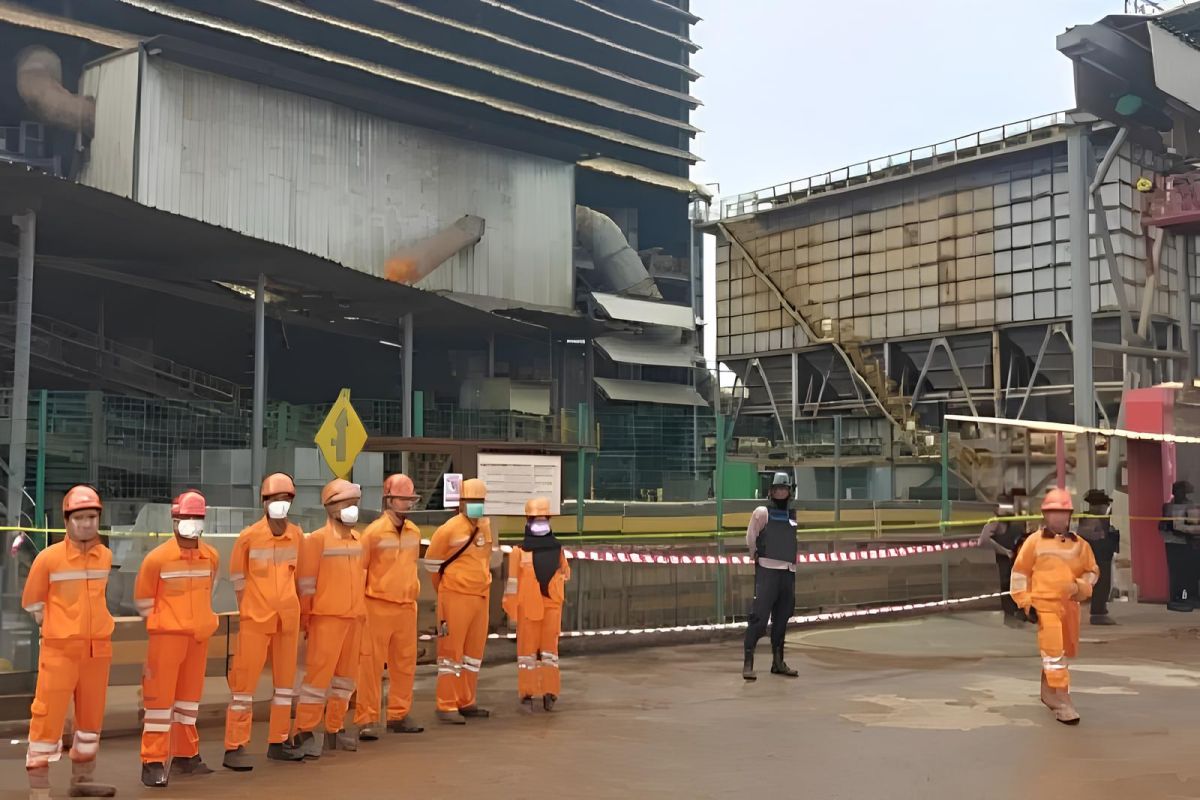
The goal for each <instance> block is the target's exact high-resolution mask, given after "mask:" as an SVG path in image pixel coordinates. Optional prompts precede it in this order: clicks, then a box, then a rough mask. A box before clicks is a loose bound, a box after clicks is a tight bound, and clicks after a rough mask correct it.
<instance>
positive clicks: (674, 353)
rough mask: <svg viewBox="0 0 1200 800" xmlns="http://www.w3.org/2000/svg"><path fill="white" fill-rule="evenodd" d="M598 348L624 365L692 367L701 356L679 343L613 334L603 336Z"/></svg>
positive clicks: (598, 339)
mask: <svg viewBox="0 0 1200 800" xmlns="http://www.w3.org/2000/svg"><path fill="white" fill-rule="evenodd" d="M595 341H596V346H597V347H599V348H600V349H601V350H603V351H604V352H605V354H606V355H607V356H608V357H609V358H611V359H612V360H613V361H619V362H620V363H622V364H645V365H647V366H653V367H690V366H693V365H694V364H695V363H696V359H697V358H698V357H699V355H698V354H697V353H696V350H695V349H694V348H693V347H691V346H689V345H686V344H682V343H680V342H678V341H675V342H669V341H662V340H656V339H652V338H650V337H647V336H637V335H624V336H623V335H621V334H613V335H611V336H601V337H599V338H597V339H596V340H595Z"/></svg>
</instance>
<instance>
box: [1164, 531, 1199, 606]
mask: <svg viewBox="0 0 1200 800" xmlns="http://www.w3.org/2000/svg"><path fill="white" fill-rule="evenodd" d="M1166 546H1167V580H1168V582H1169V583H1170V587H1171V602H1183V601H1184V599H1185V597H1184V594H1185V592H1186V600H1187V602H1195V601H1196V600H1197V597H1196V595H1197V582H1198V579H1200V572H1198V571H1197V569H1196V550H1194V549H1193V548H1192V546H1191V545H1190V544H1175V543H1174V542H1167V543H1166Z"/></svg>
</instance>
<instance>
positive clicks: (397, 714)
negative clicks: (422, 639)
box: [387, 603, 417, 720]
mask: <svg viewBox="0 0 1200 800" xmlns="http://www.w3.org/2000/svg"><path fill="white" fill-rule="evenodd" d="M387 671H388V696H387V718H388V719H389V720H401V719H404V718H405V717H407V716H408V712H409V711H411V710H412V702H413V678H414V677H415V676H416V672H417V604H416V603H405V604H404V605H401V606H400V610H399V612H398V614H397V615H396V619H395V621H394V624H393V628H392V636H391V639H390V640H389V642H388V648H387Z"/></svg>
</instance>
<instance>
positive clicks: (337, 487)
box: [321, 478, 362, 506]
mask: <svg viewBox="0 0 1200 800" xmlns="http://www.w3.org/2000/svg"><path fill="white" fill-rule="evenodd" d="M360 497H362V487H361V486H359V485H358V484H357V483H351V482H350V481H347V480H343V479H342V478H334V479H333V480H331V481H330V482H329V483H327V484H325V488H324V489H322V490H321V505H323V506H327V505H329V504H330V503H340V502H341V501H342V500H357V499H359V498H360Z"/></svg>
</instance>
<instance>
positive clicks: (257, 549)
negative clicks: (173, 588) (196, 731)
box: [225, 517, 304, 750]
mask: <svg viewBox="0 0 1200 800" xmlns="http://www.w3.org/2000/svg"><path fill="white" fill-rule="evenodd" d="M303 539H304V533H303V532H302V531H301V530H300V528H299V527H298V526H296V525H293V524H291V523H290V522H289V523H288V524H287V527H286V528H285V529H284V532H283V533H282V534H281V535H279V536H275V535H274V534H272V533H271V529H270V527H268V523H267V519H266V517H263V518H262V519H260V520H259V521H258V522H256V523H254V524H253V525H251V526H250V527H249V528H246V530H244V531H242V533H241V535H240V536H238V538H237V542H235V543H234V545H233V554H232V555H231V556H230V563H229V579H230V581H232V582H233V588H234V590H235V591H237V592H238V593H239V594H240V595H241V602H240V603H239V607H238V611H239V613H240V618H239V620H238V645H237V654H236V655H235V656H234V658H233V666H232V667H231V668H230V670H229V691H230V693H231V694H232V698H231V699H230V702H229V711H228V713H227V714H226V715H225V749H226V750H236V749H237V748H238V747H240V746H242V745H244V744H246V743H247V742H249V741H250V725H251V723H252V722H253V715H254V711H253V708H254V689H255V687H257V686H258V678H259V676H260V675H262V671H263V667H264V666H265V665H266V663H267V651H268V650H269V651H270V653H271V678H272V681H273V683H274V684H275V693H274V696H273V697H272V698H271V722H270V729H269V731H268V734H267V741H268V742H270V743H271V744H276V743H281V742H285V741H287V738H288V734H289V732H290V731H289V728H290V727H291V721H292V698H293V697H295V695H296V691H295V689H294V688H293V686H292V684H293V682H294V681H295V680H296V647H297V644H298V642H299V636H300V598H299V597H298V596H297V595H296V565H297V562H298V560H299V557H300V552H299V550H300V542H301V541H302V540H303Z"/></svg>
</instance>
